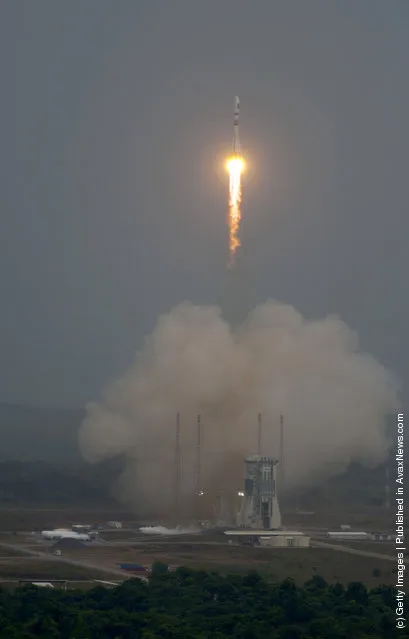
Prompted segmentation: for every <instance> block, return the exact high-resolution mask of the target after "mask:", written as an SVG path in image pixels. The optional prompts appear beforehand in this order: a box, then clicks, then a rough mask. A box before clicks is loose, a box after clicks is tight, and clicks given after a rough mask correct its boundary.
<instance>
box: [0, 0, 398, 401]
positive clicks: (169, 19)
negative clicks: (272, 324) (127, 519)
mask: <svg viewBox="0 0 409 639" xmlns="http://www.w3.org/2000/svg"><path fill="white" fill-rule="evenodd" d="M408 63H409V2H408V1H407V0H309V1H308V2H306V1H305V0H259V1H257V0H255V1H254V2H249V1H248V0H234V1H230V0H224V1H220V0H218V1H217V2H215V1H209V2H199V1H198V0H196V1H194V0H185V1H179V0H172V2H166V1H165V0H162V1H160V2H159V1H155V0H149V1H146V2H140V1H138V0H86V1H85V0H70V1H68V0H64V1H63V0H35V1H33V0H3V2H1V5H0V76H1V79H2V80H1V82H2V87H1V88H2V91H1V102H0V127H1V130H0V139H1V145H0V196H1V207H0V290H1V313H0V401H12V402H24V403H35V404H54V405H63V406H72V405H81V404H82V403H83V402H85V401H88V400H89V399H93V398H95V397H98V395H99V394H100V391H101V390H102V389H103V388H104V387H105V385H106V384H107V383H108V382H110V381H111V380H112V379H115V378H116V377H117V376H118V375H120V374H122V372H123V371H124V370H125V369H126V368H127V367H128V366H129V364H130V363H131V361H132V360H133V359H134V356H135V353H136V351H137V349H139V347H140V346H141V343H142V340H143V337H144V335H145V334H147V333H149V332H150V331H151V330H152V329H153V328H154V326H155V324H156V318H157V316H158V314H159V313H162V312H165V311H168V310H169V309H170V308H171V307H172V306H173V305H175V304H177V303H179V302H181V301H183V300H192V301H193V302H197V303H213V302H215V301H216V300H218V299H219V297H220V289H221V286H222V281H223V278H224V277H225V264H226V259H227V245H226V242H227V235H226V226H225V210H226V201H227V181H226V179H225V176H224V174H223V172H222V171H221V170H220V166H219V165H220V162H221V158H222V157H223V153H224V151H225V150H226V149H227V148H229V145H230V143H231V139H232V118H233V102H234V96H235V95H236V93H237V94H238V95H239V96H240V98H241V137H242V144H243V147H244V150H245V151H246V152H247V156H248V157H249V161H250V164H251V169H250V174H251V175H250V178H251V179H250V180H249V181H248V183H247V184H246V185H245V193H244V207H243V209H244V216H245V218H246V221H245V242H246V254H247V259H248V268H249V271H250V272H251V278H250V279H251V282H252V286H253V287H254V289H253V291H252V297H253V301H254V302H255V303H256V302H258V301H264V300H265V299H267V298H276V299H278V300H280V301H283V302H286V303H290V304H293V305H294V306H295V307H296V308H297V309H298V310H299V311H300V312H301V313H303V314H305V315H307V316H308V317H322V316H324V315H326V314H328V313H336V314H339V315H340V317H341V318H342V319H343V320H345V321H346V322H347V324H348V325H349V326H351V327H352V328H353V329H356V330H357V331H358V333H359V335H360V338H361V344H362V347H363V348H364V349H367V350H369V351H370V352H371V353H372V354H373V355H375V356H376V357H377V358H378V359H380V360H381V361H382V362H383V363H384V364H386V365H387V366H388V367H390V368H392V369H393V370H395V371H396V372H397V373H398V374H399V375H400V376H401V377H402V378H403V380H404V383H405V386H406V389H408V387H409V358H408V341H409V340H408V310H409V300H408V293H407V289H408V287H407V278H408V274H409V254H408V252H407V246H408V234H409V207H408V182H409V181H408V149H409V136H408V113H409V84H408V80H407V70H408Z"/></svg>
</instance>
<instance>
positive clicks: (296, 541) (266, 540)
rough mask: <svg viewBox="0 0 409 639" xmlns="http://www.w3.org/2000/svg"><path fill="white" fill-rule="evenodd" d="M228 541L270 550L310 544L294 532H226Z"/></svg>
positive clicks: (249, 530) (253, 530)
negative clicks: (269, 548) (270, 548)
mask: <svg viewBox="0 0 409 639" xmlns="http://www.w3.org/2000/svg"><path fill="white" fill-rule="evenodd" d="M224 534H225V535H227V536H228V537H230V540H229V543H230V541H233V540H235V541H237V542H239V543H241V544H245V545H247V544H249V545H255V546H257V545H259V546H264V547H272V548H308V547H309V545H310V542H311V539H310V537H307V536H306V535H304V534H303V533H302V532H298V531H295V530H263V529H261V530H256V529H248V530H226V532H225V533H224Z"/></svg>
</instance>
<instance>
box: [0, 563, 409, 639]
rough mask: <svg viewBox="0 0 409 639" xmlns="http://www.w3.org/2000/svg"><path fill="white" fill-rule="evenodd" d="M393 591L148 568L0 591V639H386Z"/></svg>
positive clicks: (391, 625) (391, 627) (392, 631)
mask: <svg viewBox="0 0 409 639" xmlns="http://www.w3.org/2000/svg"><path fill="white" fill-rule="evenodd" d="M394 609H395V593H394V590H393V589H392V588H390V587H386V586H383V587H380V588H376V589H374V590H372V591H367V589H366V588H365V586H364V585H363V584H362V583H351V584H350V585H349V586H348V587H346V588H344V587H343V586H342V585H341V584H335V585H329V584H327V583H326V582H325V581H324V580H323V579H322V578H321V577H319V576H315V577H314V578H313V579H312V580H311V581H309V582H307V583H306V584H305V585H304V587H303V588H299V587H297V586H296V585H295V584H294V583H293V582H292V581H291V580H286V581H284V582H282V583H281V584H271V583H269V582H267V581H265V580H264V579H263V578H262V577H261V576H260V575H259V574H258V573H256V572H251V573H249V574H247V575H245V576H240V575H230V576H227V577H226V576H225V577H223V576H221V575H220V574H218V573H208V572H204V571H193V570H189V569H186V568H179V569H178V570H177V571H176V572H174V573H165V571H164V570H160V566H156V567H154V570H153V575H152V578H151V580H150V583H149V584H147V583H144V582H142V581H140V580H138V579H135V580H131V581H126V582H124V583H123V584H122V585H121V586H118V587H116V588H113V589H106V588H104V587H96V588H94V589H93V590H90V591H88V592H85V593H82V592H80V591H73V590H68V591H66V592H64V591H61V590H48V589H45V588H44V589H43V588H35V587H33V586H30V587H24V588H21V589H17V590H15V591H14V592H9V591H7V590H4V589H3V590H0V639H33V638H34V637H44V638H45V639H108V638H109V639H153V638H156V637H158V638H161V639H173V638H175V639H210V638H214V639H224V638H231V637H237V638H241V639H313V638H317V639H378V638H379V639H393V638H395V637H398V636H399V637H404V636H408V634H406V632H405V630H403V631H402V630H397V629H396V627H395V626H396V622H395V612H394Z"/></svg>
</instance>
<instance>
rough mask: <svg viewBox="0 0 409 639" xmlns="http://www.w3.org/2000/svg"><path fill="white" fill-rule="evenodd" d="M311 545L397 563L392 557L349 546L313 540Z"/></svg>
mask: <svg viewBox="0 0 409 639" xmlns="http://www.w3.org/2000/svg"><path fill="white" fill-rule="evenodd" d="M311 545H312V546H313V547H314V546H315V547H318V548H328V549H329V550H338V551H339V552H347V553H349V554H351V555H361V556H362V557H373V558H374V559H385V560H386V561H394V562H396V557H393V556H392V555H382V554H381V553H379V552H369V551H368V550H358V548H350V547H349V546H341V545H339V546H338V545H335V544H327V543H326V542H324V541H316V540H313V541H312V542H311Z"/></svg>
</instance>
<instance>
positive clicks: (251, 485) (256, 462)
mask: <svg viewBox="0 0 409 639" xmlns="http://www.w3.org/2000/svg"><path fill="white" fill-rule="evenodd" d="M245 464H246V479H245V483H244V495H243V501H242V507H241V510H240V513H239V521H238V524H239V526H241V527H243V528H255V529H257V530H261V529H263V530H272V529H278V528H281V514H280V508H279V505H278V497H277V478H276V465H277V464H278V460H277V459H273V458H272V457H264V456H263V455H251V456H250V457H247V458H246V460H245Z"/></svg>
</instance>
